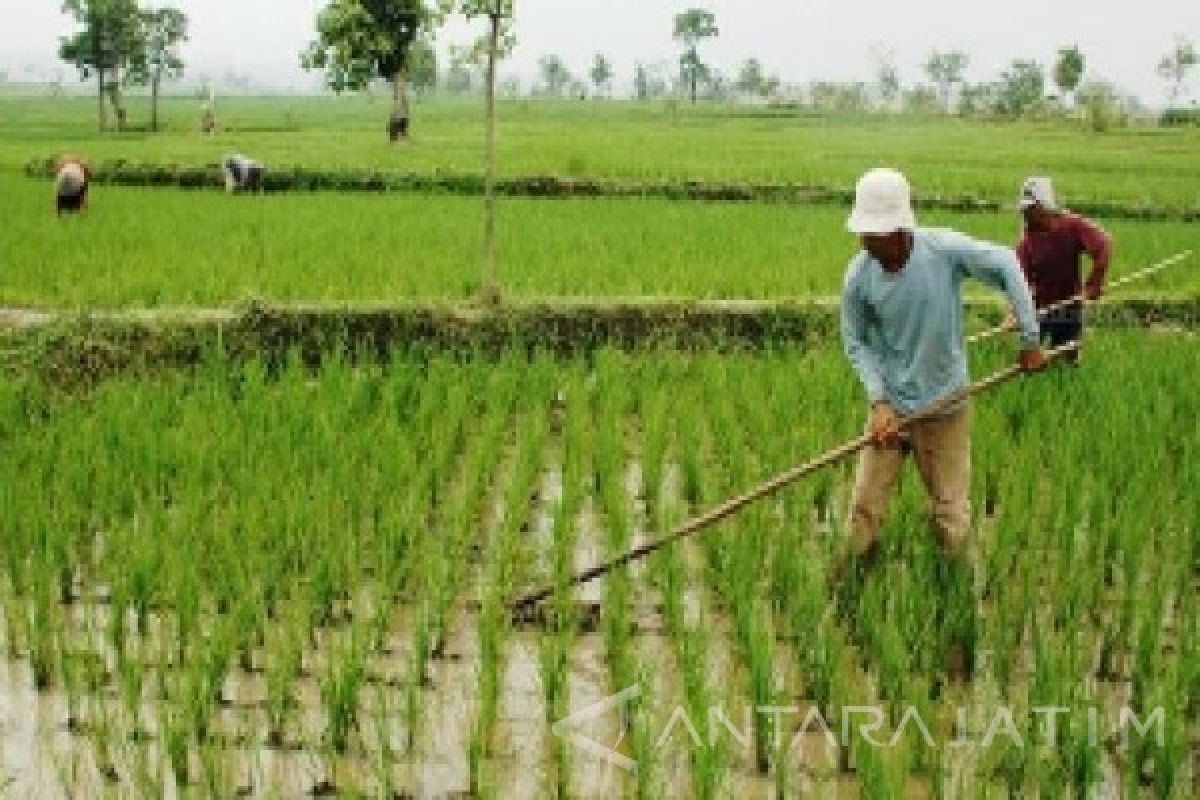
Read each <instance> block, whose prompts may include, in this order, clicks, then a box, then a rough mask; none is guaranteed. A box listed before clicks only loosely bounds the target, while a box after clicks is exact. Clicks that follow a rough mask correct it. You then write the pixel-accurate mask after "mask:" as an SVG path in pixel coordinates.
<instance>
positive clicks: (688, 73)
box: [674, 8, 721, 103]
mask: <svg viewBox="0 0 1200 800" xmlns="http://www.w3.org/2000/svg"><path fill="white" fill-rule="evenodd" d="M720 32H721V31H720V30H719V29H718V28H717V17H716V15H715V14H713V13H712V12H711V11H708V10H707V9H703V8H689V9H688V10H687V11H683V12H681V13H679V14H676V15H675V33H674V38H675V41H677V42H681V43H682V44H683V48H684V50H683V55H681V56H680V57H679V75H680V78H681V79H682V80H683V83H684V85H685V86H687V87H688V94H689V96H690V97H691V100H692V102H693V103H695V102H696V92H697V88H698V87H699V85H700V84H701V83H703V82H704V81H705V80H707V79H708V77H709V75H711V70H710V69H709V67H708V65H707V64H705V63H704V62H703V61H702V60H701V59H700V53H699V51H698V49H697V48H698V46H699V44H700V42H702V41H704V40H705V39H712V38H715V37H716V36H717V35H718V34H720Z"/></svg>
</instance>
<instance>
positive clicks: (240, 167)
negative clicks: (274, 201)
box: [224, 154, 266, 193]
mask: <svg viewBox="0 0 1200 800" xmlns="http://www.w3.org/2000/svg"><path fill="white" fill-rule="evenodd" d="M224 169H225V191H227V192H230V193H233V192H254V191H258V190H259V189H261V188H263V176H264V175H266V170H265V169H264V168H263V165H262V164H260V163H258V162H257V161H255V160H253V159H250V158H247V157H246V156H244V155H241V154H234V155H231V156H228V157H227V158H226V159H225V163H224Z"/></svg>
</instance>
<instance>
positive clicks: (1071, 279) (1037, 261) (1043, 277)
mask: <svg viewBox="0 0 1200 800" xmlns="http://www.w3.org/2000/svg"><path fill="white" fill-rule="evenodd" d="M1084 253H1087V254H1088V256H1090V257H1091V259H1092V271H1091V274H1090V275H1088V279H1087V284H1086V286H1087V288H1088V290H1089V291H1091V292H1094V293H1095V294H1096V295H1099V294H1100V291H1101V290H1102V289H1103V288H1104V278H1105V276H1106V275H1107V274H1108V262H1109V260H1110V259H1111V258H1112V238H1111V237H1110V236H1109V235H1108V234H1107V233H1106V232H1105V231H1104V229H1103V228H1101V227H1100V226H1099V225H1097V224H1096V223H1094V222H1092V221H1091V220H1088V219H1085V218H1084V217H1081V216H1079V215H1078V214H1070V213H1065V212H1064V213H1062V214H1059V215H1058V216H1057V217H1056V218H1055V220H1054V227H1053V229H1051V230H1049V231H1047V232H1045V233H1032V232H1030V231H1029V230H1026V231H1025V233H1024V235H1023V236H1022V237H1021V241H1020V243H1019V244H1018V245H1017V259H1018V260H1019V261H1020V262H1021V271H1022V272H1024V273H1025V280H1026V281H1027V282H1028V283H1029V289H1030V291H1031V292H1032V293H1033V302H1034V304H1035V305H1036V306H1037V307H1038V308H1045V307H1046V306H1051V305H1054V304H1055V303H1060V302H1062V301H1063V300H1067V299H1069V298H1071V297H1074V296H1076V295H1078V294H1080V293H1081V292H1082V291H1083V288H1084V285H1085V284H1084V283H1083V280H1082V273H1083V265H1082V261H1083V254H1084Z"/></svg>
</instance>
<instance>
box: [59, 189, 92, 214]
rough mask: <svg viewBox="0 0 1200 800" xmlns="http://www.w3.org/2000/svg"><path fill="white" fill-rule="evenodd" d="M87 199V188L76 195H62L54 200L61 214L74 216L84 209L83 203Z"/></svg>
mask: <svg viewBox="0 0 1200 800" xmlns="http://www.w3.org/2000/svg"><path fill="white" fill-rule="evenodd" d="M86 199H87V187H86V186H85V187H83V188H82V189H80V190H79V191H78V192H77V193H75V194H60V195H56V196H55V198H54V207H55V208H56V209H58V213H59V214H63V213H67V214H73V213H75V212H77V211H80V210H82V209H83V201H84V200H86Z"/></svg>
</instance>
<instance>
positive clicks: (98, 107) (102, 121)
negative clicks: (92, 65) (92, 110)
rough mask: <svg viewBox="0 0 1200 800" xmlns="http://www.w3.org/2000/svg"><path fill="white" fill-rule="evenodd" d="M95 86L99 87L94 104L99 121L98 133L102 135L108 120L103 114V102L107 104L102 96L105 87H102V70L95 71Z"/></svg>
mask: <svg viewBox="0 0 1200 800" xmlns="http://www.w3.org/2000/svg"><path fill="white" fill-rule="evenodd" d="M96 84H97V86H98V87H99V88H98V91H99V94H98V95H97V101H98V102H97V104H96V114H97V118H98V120H99V125H100V131H101V133H103V132H104V129H105V128H106V127H108V119H107V116H108V115H107V114H106V113H105V110H104V104H105V102H107V98H106V97H105V96H104V90H105V88H106V87H105V85H104V70H103V69H98V70H96Z"/></svg>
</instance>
